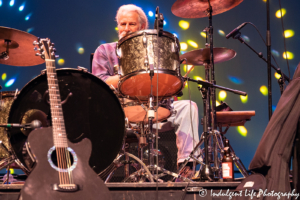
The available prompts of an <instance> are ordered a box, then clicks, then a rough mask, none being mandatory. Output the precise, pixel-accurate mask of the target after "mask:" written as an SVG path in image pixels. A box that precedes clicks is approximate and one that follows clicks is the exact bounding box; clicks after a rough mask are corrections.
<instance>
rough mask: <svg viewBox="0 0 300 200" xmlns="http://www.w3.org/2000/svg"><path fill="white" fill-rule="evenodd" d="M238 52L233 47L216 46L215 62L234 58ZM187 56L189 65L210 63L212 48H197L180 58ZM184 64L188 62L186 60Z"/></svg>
mask: <svg viewBox="0 0 300 200" xmlns="http://www.w3.org/2000/svg"><path fill="white" fill-rule="evenodd" d="M235 55H236V52H235V51H234V50H232V49H227V48H224V47H221V48H214V63H215V64H216V63H220V62H225V61H227V60H230V59H232V58H234V57H235ZM184 58H186V59H187V64H189V65H203V64H204V63H210V48H204V49H197V50H193V51H190V52H187V53H185V54H182V55H181V56H180V60H182V59H184ZM183 64H186V62H185V61H184V62H183Z"/></svg>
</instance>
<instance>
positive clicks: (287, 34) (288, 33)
mask: <svg viewBox="0 0 300 200" xmlns="http://www.w3.org/2000/svg"><path fill="white" fill-rule="evenodd" d="M294 35H295V32H294V31H293V30H285V31H284V37H285V38H290V37H293V36H294Z"/></svg>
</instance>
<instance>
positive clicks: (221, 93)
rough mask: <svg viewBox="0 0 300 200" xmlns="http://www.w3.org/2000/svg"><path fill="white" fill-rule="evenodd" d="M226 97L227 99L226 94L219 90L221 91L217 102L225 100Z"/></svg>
mask: <svg viewBox="0 0 300 200" xmlns="http://www.w3.org/2000/svg"><path fill="white" fill-rule="evenodd" d="M226 97H227V92H226V91H224V90H221V91H220V92H219V100H220V101H224V100H225V99H226Z"/></svg>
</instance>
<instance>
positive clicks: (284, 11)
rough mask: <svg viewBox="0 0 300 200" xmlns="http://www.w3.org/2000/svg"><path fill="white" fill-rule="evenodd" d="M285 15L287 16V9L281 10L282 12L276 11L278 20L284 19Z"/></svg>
mask: <svg viewBox="0 0 300 200" xmlns="http://www.w3.org/2000/svg"><path fill="white" fill-rule="evenodd" d="M281 13H282V14H281ZM285 14H286V9H285V8H282V9H281V12H280V10H277V11H276V13H275V16H276V17H277V18H281V17H283V16H284V15H285ZM281 15H282V16H281Z"/></svg>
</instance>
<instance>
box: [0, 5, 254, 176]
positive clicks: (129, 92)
mask: <svg viewBox="0 0 300 200" xmlns="http://www.w3.org/2000/svg"><path fill="white" fill-rule="evenodd" d="M241 2H242V0H205V1H198V0H177V1H176V2H175V3H174V5H173V6H172V12H173V14H175V15H176V16H179V17H184V18H202V17H207V16H208V17H209V27H208V28H207V29H206V30H208V31H207V33H208V34H207V35H208V36H209V37H210V38H209V40H210V44H207V45H206V48H203V49H197V50H194V51H190V52H187V53H185V54H183V55H179V52H180V44H179V40H178V39H177V37H176V36H174V35H173V34H171V33H169V32H166V31H163V30H162V24H163V16H162V14H161V13H159V12H158V9H157V12H156V16H157V18H156V22H155V23H156V26H155V27H156V29H153V30H140V31H137V32H134V33H132V34H130V35H127V36H125V37H123V38H122V39H120V40H119V42H118V45H117V49H116V54H117V55H118V57H119V68H118V70H117V74H119V75H120V77H121V79H120V82H119V85H118V89H114V88H111V87H109V86H108V85H107V84H106V83H104V82H103V81H102V80H100V79H99V78H98V77H96V76H94V75H92V74H91V73H89V72H87V70H86V69H85V68H81V67H79V68H78V69H59V70H57V77H58V82H59V87H60V92H61V98H62V100H63V102H62V104H63V110H64V113H65V116H64V118H65V126H66V130H67V136H68V139H69V140H70V141H71V142H73V143H76V142H79V141H81V140H82V139H83V138H89V139H90V140H91V142H92V153H91V158H90V161H89V164H90V166H91V167H92V168H93V170H94V171H95V172H96V173H97V174H99V175H100V177H102V178H104V179H106V181H109V180H110V178H111V177H112V176H113V173H114V170H115V169H116V168H117V167H118V166H119V164H120V160H121V157H122V156H125V158H126V159H128V157H131V158H132V159H134V160H135V161H136V162H137V163H138V164H140V167H139V168H138V171H137V172H134V173H133V174H131V175H130V174H129V173H128V169H127V173H126V175H125V180H126V181H128V180H130V181H132V180H135V181H147V180H148V181H158V180H160V179H159V178H160V177H161V176H163V175H166V174H168V175H171V176H173V177H175V178H179V179H181V180H183V181H192V180H191V179H189V178H185V177H184V176H181V170H182V169H183V167H184V166H185V165H186V164H187V163H188V162H189V161H190V160H191V159H192V160H194V161H195V163H199V164H200V165H201V168H200V170H201V173H199V176H198V178H199V179H201V180H209V181H213V180H217V179H220V178H221V177H222V175H221V170H220V165H221V163H220V157H222V154H223V148H224V145H223V141H224V140H225V139H226V138H225V136H224V134H225V133H226V130H227V129H228V127H229V126H235V125H237V124H239V125H241V124H244V123H245V122H246V121H247V120H250V118H251V116H253V115H255V112H253V111H243V112H234V111H227V112H224V113H226V114H225V115H224V113H223V112H221V111H220V112H216V110H218V108H215V104H214V103H211V102H215V88H220V89H224V90H227V91H230V92H233V93H236V94H240V95H246V93H245V92H241V91H237V90H232V89H229V88H225V87H222V86H218V85H216V84H215V80H214V63H221V62H225V61H227V60H230V59H232V58H234V57H235V55H236V52H235V51H234V50H231V49H227V48H214V47H213V38H212V35H213V27H212V15H216V14H220V13H223V12H225V11H228V10H230V9H232V8H234V7H236V6H237V5H239V4H240V3H241ZM36 40H37V37H35V36H33V35H31V34H29V33H26V32H23V31H19V30H16V29H12V28H7V27H0V42H1V45H0V53H1V55H0V64H5V65H12V66H33V65H38V64H42V63H44V60H43V59H41V58H40V57H39V56H35V52H34V50H33V48H32V43H33V41H36ZM182 63H185V64H189V65H202V66H205V74H206V77H205V78H206V81H200V80H194V79H191V78H188V77H187V76H186V75H185V76H182V75H181V72H180V64H182ZM185 81H191V82H195V83H197V84H198V85H201V86H202V87H199V91H200V92H201V94H202V98H203V106H204V107H203V108H204V117H203V127H204V130H203V134H202V135H201V140H200V142H199V143H198V144H197V145H196V146H195V148H194V150H193V151H192V152H191V154H190V156H189V157H187V158H186V159H185V162H184V164H183V165H182V166H181V167H180V169H178V171H177V172H176V173H174V172H171V171H168V170H165V169H163V167H161V166H159V165H158V164H156V163H155V161H154V159H155V157H158V155H159V151H158V149H157V148H156V149H154V144H155V143H156V144H157V143H158V140H157V139H158V132H157V130H158V129H157V128H156V133H154V132H155V131H154V130H153V125H154V122H157V123H158V122H162V121H164V120H166V119H168V118H169V117H170V116H171V115H172V114H175V113H176V112H175V111H174V109H173V106H172V97H173V96H176V95H180V93H181V91H182V89H183V87H184V85H185ZM48 98H49V94H48V85H47V77H46V74H45V71H42V73H41V74H40V75H39V76H37V77H36V78H34V79H33V80H31V81H30V82H29V83H27V84H26V85H25V86H24V87H23V88H22V90H21V91H16V92H1V99H0V100H1V105H0V120H1V121H0V123H1V124H0V127H2V128H0V129H1V130H0V140H1V142H0V169H3V168H7V167H19V168H21V169H22V170H23V171H24V172H25V173H26V174H30V172H31V170H32V169H33V167H34V164H35V158H34V155H32V154H31V152H30V144H29V143H28V142H27V137H28V135H29V134H30V131H31V130H32V129H34V128H39V127H47V126H51V122H50V121H51V112H50V107H49V100H48ZM124 119H125V120H124ZM126 119H127V121H126ZM224 126H226V127H227V129H226V130H225V132H222V127H224ZM217 127H219V129H220V131H217V130H216V129H217ZM126 129H127V130H129V129H130V130H132V131H133V132H134V133H135V134H136V135H137V136H138V139H139V140H138V142H139V149H140V152H139V155H140V157H136V156H135V155H132V154H130V153H128V152H126V151H124V149H125V148H124V146H125V141H126V134H125V132H126ZM155 139H156V142H155V141H154V140H155ZM203 143H204V148H203V149H200V146H201V145H202V144H203ZM147 144H149V149H148V160H149V162H148V163H147V164H148V165H147V166H146V164H145V163H143V157H142V156H143V153H142V152H143V148H144V147H145V146H146V145H147ZM122 146H123V148H122V150H121V153H120V149H121V147H122ZM199 149H200V150H201V152H202V153H201V154H200V155H197V156H195V155H194V153H195V152H196V151H197V150H199ZM232 152H233V154H232V156H233V158H234V160H235V164H236V165H237V166H238V168H239V170H240V171H241V173H242V174H243V175H244V176H247V175H248V173H247V170H246V168H245V167H244V166H243V164H242V162H241V161H240V160H239V159H238V157H236V155H235V154H234V151H233V149H232ZM211 155H213V156H211ZM212 157H213V159H212ZM129 164H130V163H129V162H128V163H127V164H126V165H127V166H128V165H129ZM212 165H213V166H212ZM8 171H9V170H8ZM155 171H156V172H158V171H160V173H161V174H160V175H159V174H155ZM8 177H9V176H8Z"/></svg>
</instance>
